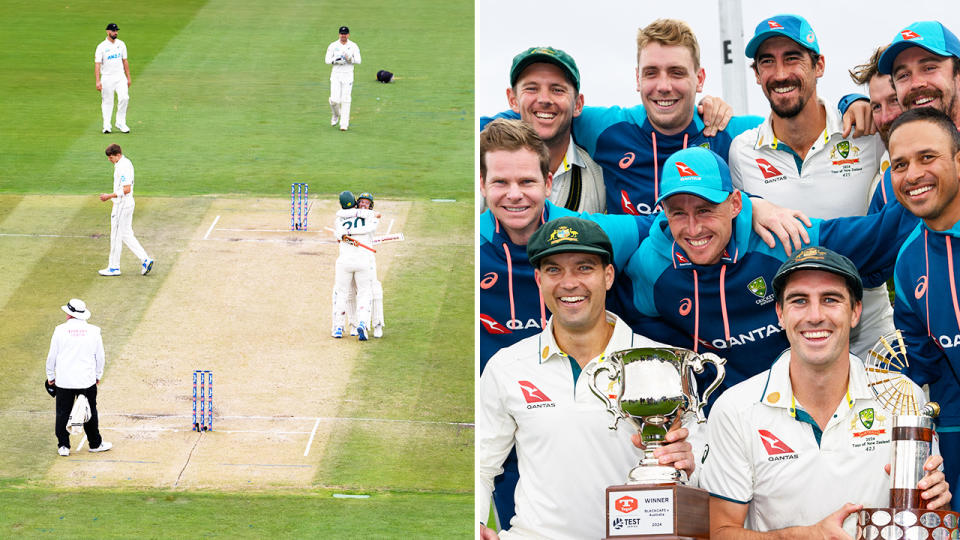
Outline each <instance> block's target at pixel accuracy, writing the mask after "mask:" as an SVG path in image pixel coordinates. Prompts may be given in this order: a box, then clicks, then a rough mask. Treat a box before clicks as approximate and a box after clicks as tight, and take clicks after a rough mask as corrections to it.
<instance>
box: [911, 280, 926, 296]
mask: <svg viewBox="0 0 960 540" xmlns="http://www.w3.org/2000/svg"><path fill="white" fill-rule="evenodd" d="M925 294H927V276H920V279H918V280H917V288H916V289H914V290H913V297H914V298H916V299H917V300H919V299H921V298H923V295H925Z"/></svg>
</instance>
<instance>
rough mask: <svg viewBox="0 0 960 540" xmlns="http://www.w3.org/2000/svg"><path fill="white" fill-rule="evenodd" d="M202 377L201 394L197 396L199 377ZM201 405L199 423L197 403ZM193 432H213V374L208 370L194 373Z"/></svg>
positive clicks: (198, 370)
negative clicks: (198, 419)
mask: <svg viewBox="0 0 960 540" xmlns="http://www.w3.org/2000/svg"><path fill="white" fill-rule="evenodd" d="M198 374H199V375H200V377H199V379H200V394H199V395H198V394H197V375H198ZM198 398H199V403H200V421H199V422H198V421H197V402H198ZM204 413H206V414H204ZM193 430H194V431H213V372H212V371H210V370H207V369H196V370H194V371H193Z"/></svg>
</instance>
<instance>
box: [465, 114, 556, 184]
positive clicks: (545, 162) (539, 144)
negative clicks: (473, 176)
mask: <svg viewBox="0 0 960 540" xmlns="http://www.w3.org/2000/svg"><path fill="white" fill-rule="evenodd" d="M521 148H526V149H527V150H530V151H532V152H533V153H534V154H537V158H538V160H539V161H540V172H541V173H542V174H543V178H544V179H546V178H547V175H548V174H550V150H549V149H548V148H547V144H546V143H544V142H543V139H542V138H540V135H538V134H537V132H536V130H534V129H533V128H532V127H530V125H529V124H527V123H526V122H524V121H522V120H507V119H505V118H497V119H496V120H494V121H493V122H490V123H489V124H487V127H485V128H484V129H483V131H481V132H480V177H481V178H483V179H484V181H486V178H487V160H486V157H487V152H493V151H496V150H506V151H508V152H515V151H517V150H520V149H521Z"/></svg>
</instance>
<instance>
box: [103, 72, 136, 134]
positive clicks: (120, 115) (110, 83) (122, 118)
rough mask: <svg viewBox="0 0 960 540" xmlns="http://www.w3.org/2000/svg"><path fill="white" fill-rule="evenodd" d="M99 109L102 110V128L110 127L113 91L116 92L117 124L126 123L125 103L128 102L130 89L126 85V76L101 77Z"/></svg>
mask: <svg viewBox="0 0 960 540" xmlns="http://www.w3.org/2000/svg"><path fill="white" fill-rule="evenodd" d="M100 85H101V88H103V89H102V90H101V91H100V96H101V100H100V110H101V111H102V112H103V129H110V116H111V115H112V114H113V93H114V92H116V93H117V125H118V126H125V125H127V103H129V102H130V89H129V88H128V87H127V78H126V77H125V76H123V75H121V76H119V77H111V78H101V79H100Z"/></svg>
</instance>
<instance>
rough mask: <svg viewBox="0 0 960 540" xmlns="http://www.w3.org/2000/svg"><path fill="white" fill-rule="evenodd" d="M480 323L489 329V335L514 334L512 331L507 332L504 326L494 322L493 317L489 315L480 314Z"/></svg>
mask: <svg viewBox="0 0 960 540" xmlns="http://www.w3.org/2000/svg"><path fill="white" fill-rule="evenodd" d="M480 322H482V323H483V327H484V328H486V329H487V333H488V334H512V333H513V332H511V331H510V330H507V329H506V327H504V326H503V325H502V324H500V323H498V322H497V321H495V320H493V317H491V316H489V315H484V314H483V313H481V314H480Z"/></svg>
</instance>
